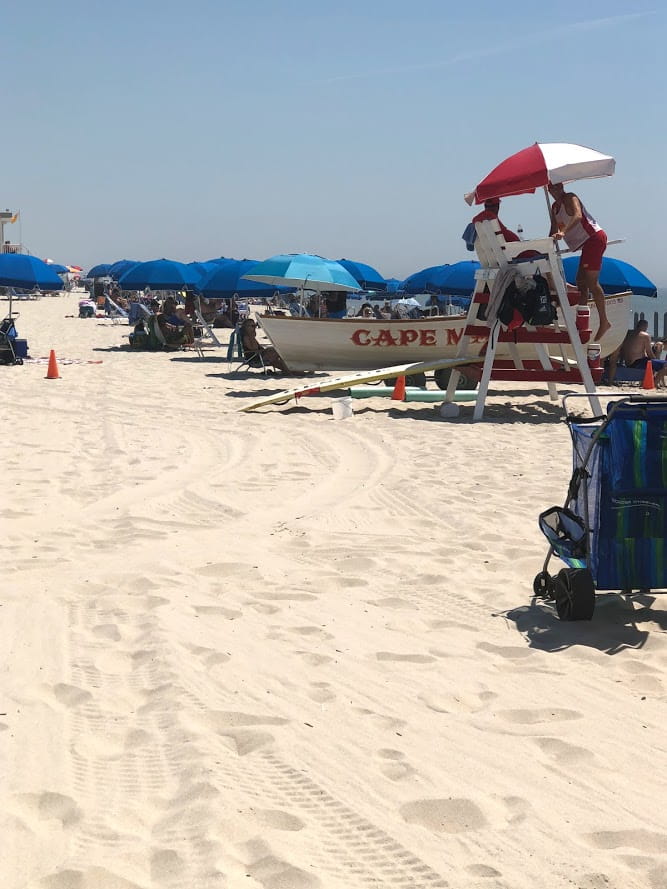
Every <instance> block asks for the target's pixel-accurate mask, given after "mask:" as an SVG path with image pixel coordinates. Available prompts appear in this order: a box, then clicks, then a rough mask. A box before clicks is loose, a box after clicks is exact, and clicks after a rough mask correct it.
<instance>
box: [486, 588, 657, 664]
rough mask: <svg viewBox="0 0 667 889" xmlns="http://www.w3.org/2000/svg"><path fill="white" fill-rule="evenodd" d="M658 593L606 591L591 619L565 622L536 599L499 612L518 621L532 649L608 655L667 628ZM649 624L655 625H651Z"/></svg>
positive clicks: (642, 642)
mask: <svg viewBox="0 0 667 889" xmlns="http://www.w3.org/2000/svg"><path fill="white" fill-rule="evenodd" d="M655 602H656V596H654V595H651V594H643V595H636V596H632V597H630V596H621V595H620V593H602V594H599V595H598V596H597V597H596V603H595V613H594V614H593V619H592V620H590V621H572V622H568V621H561V620H559V618H558V616H557V614H556V612H555V611H554V609H553V608H551V607H549V606H548V605H546V604H545V603H544V602H542V601H540V600H536V599H534V600H533V601H532V602H531V603H530V605H523V606H520V607H518V608H513V609H512V610H510V611H505V612H502V613H499V614H498V615H497V616H498V617H504V618H505V619H506V620H508V621H511V622H512V623H514V624H515V626H516V628H517V630H518V631H519V632H520V633H521V635H522V636H523V637H524V638H525V639H526V640H527V641H528V644H529V646H530V648H536V649H539V650H540V651H549V652H556V651H563V650H564V649H566V648H570V647H572V646H573V645H584V646H586V647H588V648H594V649H596V650H597V651H601V652H603V653H604V654H618V653H619V652H621V651H624V650H625V649H639V648H643V646H644V645H645V644H646V640H647V639H648V637H649V632H650V630H651V629H654V630H655V629H657V630H660V631H663V632H664V631H665V630H667V611H665V610H663V609H660V608H654V607H653V606H654V604H655ZM649 625H653V626H652V627H650V626H649Z"/></svg>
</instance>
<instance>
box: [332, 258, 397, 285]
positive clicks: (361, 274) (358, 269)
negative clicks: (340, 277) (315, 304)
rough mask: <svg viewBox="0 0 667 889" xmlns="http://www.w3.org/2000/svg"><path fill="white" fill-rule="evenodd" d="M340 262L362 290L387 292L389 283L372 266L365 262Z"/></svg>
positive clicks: (341, 260)
mask: <svg viewBox="0 0 667 889" xmlns="http://www.w3.org/2000/svg"><path fill="white" fill-rule="evenodd" d="M338 262H339V263H340V264H341V265H342V266H343V268H344V269H347V270H348V272H349V273H350V274H351V275H352V277H353V278H354V280H355V281H356V282H357V283H358V284H359V286H360V287H361V288H362V290H386V289H387V281H386V280H385V278H383V277H382V275H381V274H380V273H379V272H378V270H377V269H374V268H373V266H372V265H366V263H364V262H353V261H352V260H351V259H339V260H338Z"/></svg>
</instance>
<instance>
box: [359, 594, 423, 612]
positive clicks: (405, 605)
mask: <svg viewBox="0 0 667 889" xmlns="http://www.w3.org/2000/svg"><path fill="white" fill-rule="evenodd" d="M366 601H367V603H368V604H369V605H375V607H376V608H392V609H395V610H396V611H419V606H418V605H415V604H414V603H413V602H408V601H407V599H401V598H399V597H398V596H389V597H388V598H387V599H367V600H366Z"/></svg>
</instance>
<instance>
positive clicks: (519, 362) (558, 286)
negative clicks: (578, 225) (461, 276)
mask: <svg viewBox="0 0 667 889" xmlns="http://www.w3.org/2000/svg"><path fill="white" fill-rule="evenodd" d="M475 229H476V231H477V238H476V239H475V249H476V251H477V256H478V257H479V261H480V263H481V268H479V269H478V270H477V271H476V272H475V293H474V294H473V298H472V300H471V302H470V308H469V309H468V317H467V319H466V326H465V328H464V331H463V336H462V337H461V339H460V341H459V345H458V353H457V354H458V356H459V357H462V358H463V357H470V356H471V354H472V348H471V347H472V345H473V344H474V343H475V342H477V343H479V342H481V341H484V340H485V339H486V351H485V354H484V366H483V370H482V377H481V380H480V382H479V389H478V393H477V399H476V402H475V408H474V411H473V420H480V419H481V418H482V416H483V414H484V405H485V402H486V396H487V393H488V389H489V382H490V381H491V380H507V381H516V380H523V381H529V382H530V381H532V382H535V383H547V384H548V387H549V394H550V396H551V399H552V400H557V399H558V392H557V389H556V383H568V384H571V385H577V384H579V385H581V384H583V386H584V387H585V391H586V394H587V395H588V396H589V401H590V405H591V410H592V411H593V413H594V415H595V416H599V415H601V414H602V410H601V407H600V400H599V398H598V396H597V393H596V389H595V382H594V376H595V378H596V379H597V381H598V382H599V381H600V379H601V377H602V368H601V367H594V368H593V369H592V368H591V366H590V365H589V362H588V350H587V348H586V346H585V344H586V343H588V342H589V340H590V338H591V330H590V329H589V328H590V324H588V323H587V324H586V328H587V329H580V328H578V327H577V317H576V312H575V308H574V305H575V304H576V303H578V301H579V294H578V292H576V293H572V294H569V293H568V290H567V285H566V281H565V274H564V272H563V264H562V262H561V258H560V255H559V253H558V250H557V249H556V245H555V242H554V240H553V238H540V239H538V240H534V241H506V240H505V238H504V237H503V235H502V233H501V231H500V226H499V225H498V222H497V220H487V221H484V222H478V223H476V224H475ZM526 253H529V256H528V257H526V255H525V254H526ZM507 266H515V267H516V269H517V270H518V271H519V272H520V274H521V275H523V276H527V277H528V276H531V277H532V276H533V275H534V274H535V273H536V272H540V273H541V274H542V275H543V276H544V277H545V278H546V280H547V282H548V283H549V289H550V292H551V298H552V301H553V302H554V303H555V305H556V307H557V309H558V317H557V319H556V321H555V322H554V323H553V324H552V325H549V326H548V327H531V326H529V325H523V326H522V327H519V328H517V329H515V330H512V331H510V330H505V329H503V328H502V327H501V325H500V322H499V321H497V320H495V321H492V323H491V324H489V322H487V321H486V320H480V319H478V317H477V315H478V310H479V308H480V306H482V305H487V304H488V302H489V293H490V291H491V289H492V286H493V281H494V279H495V278H496V276H497V275H498V273H499V272H500V271H501V269H504V268H505V267H507ZM587 317H589V316H588V313H586V314H585V315H582V318H587ZM498 343H503V344H505V343H506V344H507V345H508V348H509V353H510V358H500V359H498V358H496V351H497V347H498ZM519 344H521V345H522V346H523V345H524V344H529V345H530V346H531V347H532V350H533V351H534V353H535V358H527V357H524V356H525V355H526V348H525V347H524V348H522V349H521V350H519V348H518V347H519ZM568 346H569V347H570V348H571V350H572V353H574V355H573V357H572V354H570V355H568V354H567V352H566V347H568ZM550 351H551V352H552V353H553V352H558V354H557V355H553V354H550ZM598 364H599V362H598ZM459 376H460V373H459V371H458V370H456V369H454V370H452V373H451V376H450V378H449V384H448V386H447V392H446V395H445V402H448V401H453V399H454V392H455V391H456V386H457V384H458V381H459Z"/></svg>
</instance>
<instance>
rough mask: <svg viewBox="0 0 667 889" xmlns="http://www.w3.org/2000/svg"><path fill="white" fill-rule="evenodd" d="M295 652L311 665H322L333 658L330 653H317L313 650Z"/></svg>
mask: <svg viewBox="0 0 667 889" xmlns="http://www.w3.org/2000/svg"><path fill="white" fill-rule="evenodd" d="M295 654H298V655H299V657H300V658H302V659H303V660H304V661H305V662H306V663H307V664H308V665H309V666H310V667H321V666H322V665H323V664H330V663H331V661H332V660H333V658H332V657H329V655H328V654H315V653H314V652H312V651H296V652H295Z"/></svg>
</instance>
